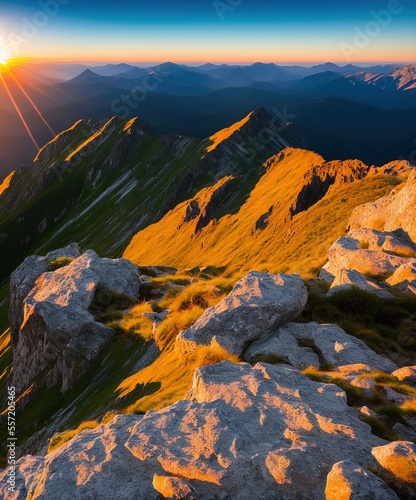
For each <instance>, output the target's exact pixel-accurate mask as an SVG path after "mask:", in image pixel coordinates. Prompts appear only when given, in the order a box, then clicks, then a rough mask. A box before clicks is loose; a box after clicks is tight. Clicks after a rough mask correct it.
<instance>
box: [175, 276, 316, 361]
mask: <svg viewBox="0 0 416 500" xmlns="http://www.w3.org/2000/svg"><path fill="white" fill-rule="evenodd" d="M307 300H308V293H307V289H306V287H305V285H304V283H303V281H302V280H301V278H300V276H298V275H287V274H266V273H257V272H251V273H249V274H248V275H247V276H245V277H244V278H242V279H241V280H240V281H238V282H237V283H236V285H235V286H234V289H233V290H232V292H231V293H230V294H229V295H228V296H227V297H226V298H225V299H224V300H222V301H221V302H220V303H219V304H218V305H216V306H215V307H211V308H209V309H207V310H206V311H205V312H204V314H203V315H202V316H201V317H200V318H199V319H198V321H197V322H196V323H195V324H194V325H193V326H192V327H191V328H189V329H188V330H185V331H183V332H181V333H180V334H179V335H178V337H177V339H176V345H175V348H176V351H177V352H178V354H186V353H188V352H191V351H193V350H195V349H197V348H198V346H200V345H220V346H222V347H224V348H226V349H227V350H228V351H230V352H231V353H233V354H238V355H239V354H241V353H242V352H243V350H244V348H245V346H246V345H247V344H248V343H249V342H251V341H253V340H254V339H256V338H258V337H260V336H261V335H262V334H263V333H264V332H266V331H267V330H269V329H270V328H273V327H279V326H281V325H284V324H286V323H287V322H288V321H292V320H293V319H295V318H296V317H297V316H299V314H301V312H302V311H303V309H304V307H305V305H306V303H307Z"/></svg>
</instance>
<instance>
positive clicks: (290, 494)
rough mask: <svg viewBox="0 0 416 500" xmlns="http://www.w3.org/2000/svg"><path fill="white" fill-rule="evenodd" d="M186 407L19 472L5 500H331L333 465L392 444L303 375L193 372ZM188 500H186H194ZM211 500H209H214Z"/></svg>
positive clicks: (231, 369)
mask: <svg viewBox="0 0 416 500" xmlns="http://www.w3.org/2000/svg"><path fill="white" fill-rule="evenodd" d="M188 398H189V399H188V400H184V401H179V402H177V403H175V404H174V405H172V406H170V407H168V408H165V409H163V410H160V411H151V412H148V413H147V414H146V415H145V416H139V415H120V416H117V417H116V418H115V419H114V420H113V421H112V422H110V423H109V424H106V425H102V426H100V427H97V428H95V429H93V430H87V431H84V432H82V433H81V434H79V435H78V436H76V437H75V438H74V439H72V440H71V441H69V442H68V443H66V444H64V445H63V446H62V447H60V448H58V449H57V450H55V451H54V452H52V453H51V454H49V455H47V456H46V457H36V458H34V457H30V456H28V457H24V458H22V459H20V460H19V461H18V463H17V465H16V477H17V484H16V493H15V494H11V493H10V492H8V491H7V488H6V483H5V481H4V479H5V477H6V476H5V475H6V471H4V472H2V474H1V475H0V496H1V498H4V500H12V499H13V500H23V499H26V498H28V497H30V498H31V499H32V500H36V499H42V500H52V499H54V500H55V499H57V498H59V499H62V500H81V499H82V500H85V499H86V498H90V499H94V498H100V499H103V500H106V499H109V500H110V499H111V500H130V499H132V498H146V499H149V500H152V499H155V500H156V499H157V498H160V497H159V496H158V495H159V492H160V493H161V494H162V495H163V496H165V498H195V499H200V498H202V499H204V498H207V499H208V498H212V499H226V498H227V499H228V498H238V499H241V500H252V499H253V498H261V499H264V500H272V499H274V500H275V499H281V500H283V499H285V500H287V499H291V498H304V497H305V492H307V497H308V498H309V499H311V500H322V499H323V498H325V488H326V484H327V476H328V474H329V473H330V472H331V469H332V468H333V466H334V464H336V463H338V462H341V461H346V460H353V461H354V463H355V464H357V466H359V467H364V466H367V465H372V464H374V463H375V462H374V460H373V459H372V456H371V450H372V449H373V448H374V447H378V446H383V445H384V444H385V443H386V442H385V441H383V440H382V439H380V438H378V437H376V436H374V435H373V434H372V433H371V429H370V427H369V426H368V425H367V424H365V423H363V422H361V421H360V420H359V419H358V416H357V413H356V411H355V410H354V409H352V408H350V407H348V405H347V402H346V396H345V393H344V392H343V391H342V390H340V389H339V388H338V387H337V386H335V385H332V384H320V383H317V382H312V381H311V380H309V379H308V378H307V377H305V376H304V375H302V373H301V372H300V371H298V370H295V369H293V368H291V367H288V366H284V365H279V366H272V365H267V364H263V363H259V364H257V365H255V366H254V367H252V366H250V365H249V364H246V363H243V364H239V365H235V364H233V363H231V362H223V363H220V364H216V365H210V366H206V367H202V368H200V369H198V370H197V371H196V372H195V375H194V380H193V387H192V390H191V391H190V394H189V395H188ZM187 495H189V496H187ZM209 495H211V496H209Z"/></svg>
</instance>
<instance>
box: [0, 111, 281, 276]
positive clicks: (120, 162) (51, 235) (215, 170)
mask: <svg viewBox="0 0 416 500" xmlns="http://www.w3.org/2000/svg"><path fill="white" fill-rule="evenodd" d="M262 133H265V135H266V138H265V139H264V140H263V142H259V139H258V137H259V134H262ZM253 144H254V148H255V149H253ZM287 145H288V139H287V138H286V136H285V132H284V130H283V127H280V124H279V122H278V121H277V120H275V119H273V118H272V117H271V116H270V115H269V114H268V113H267V112H266V111H264V110H263V109H259V110H256V111H254V112H252V113H250V114H249V115H248V116H247V117H246V118H245V119H244V120H243V122H241V123H240V124H237V125H236V126H235V127H234V128H233V129H231V130H228V132H226V133H225V135H224V134H223V133H222V132H219V134H218V135H217V136H216V137H215V138H214V139H210V138H208V139H205V140H199V139H194V138H191V137H184V136H176V135H169V136H164V137H157V136H155V135H153V134H152V133H150V132H149V127H148V126H147V125H146V124H145V123H143V122H141V121H140V120H139V119H132V120H120V119H118V118H112V119H111V120H109V121H106V122H102V123H94V122H91V121H84V120H80V121H78V122H76V123H75V124H74V125H73V126H72V127H71V128H70V129H68V130H66V131H64V132H62V133H61V134H59V135H58V136H57V137H55V138H54V139H53V140H52V141H51V142H50V143H48V144H47V145H46V146H44V147H43V148H42V149H41V151H40V152H39V154H38V155H37V157H36V159H35V160H34V162H33V163H32V165H30V166H29V167H24V168H21V169H19V170H17V171H16V172H15V174H14V175H13V178H12V180H11V182H10V184H8V181H7V188H6V187H5V185H3V187H2V188H1V190H2V194H1V195H0V211H1V213H2V219H1V221H0V233H1V234H5V235H8V236H7V238H5V239H4V241H2V245H1V247H0V252H1V259H2V268H1V273H0V279H4V278H5V277H6V276H7V275H8V273H10V271H11V270H13V268H15V267H16V266H17V265H18V264H19V263H20V262H21V261H22V260H23V258H24V257H25V256H27V255H29V254H30V252H35V251H40V250H42V251H43V250H46V251H48V250H49V249H53V248H56V247H59V246H65V245H67V244H69V243H71V242H73V241H77V242H78V243H79V244H80V245H82V246H85V247H92V248H94V249H95V250H97V251H99V252H100V253H101V254H102V255H118V254H121V252H122V251H123V250H124V248H125V247H126V245H127V244H128V242H129V240H130V239H131V237H132V236H133V235H134V234H135V233H136V232H137V231H138V230H140V229H141V228H144V227H147V226H148V225H149V224H151V223H154V222H156V221H158V220H159V219H160V218H162V217H163V216H164V215H165V214H166V213H167V212H168V211H169V210H170V209H172V208H174V207H175V206H176V205H177V204H178V203H180V202H182V201H183V200H185V199H187V198H189V197H192V196H194V195H195V194H196V193H197V192H198V191H199V190H201V189H202V188H204V187H206V186H209V185H211V184H212V183H213V182H214V183H215V182H216V181H217V180H219V179H221V178H223V177H224V176H225V175H231V176H233V178H234V181H233V183H232V188H231V185H230V187H229V189H228V190H227V196H225V197H223V199H222V200H221V203H220V206H216V207H215V210H225V211H233V210H237V209H238V208H239V206H240V205H241V203H243V202H244V200H245V199H246V197H247V196H248V195H249V193H250V190H251V189H252V187H253V186H254V185H255V183H256V182H257V180H258V179H259V177H260V175H261V173H262V169H261V165H262V163H263V162H264V161H265V160H266V159H267V158H269V157H270V156H272V155H273V154H275V153H276V152H278V151H280V150H281V149H283V148H284V147H286V146H287ZM5 182H6V181H5ZM216 213H217V212H216ZM109 228H110V229H111V230H109Z"/></svg>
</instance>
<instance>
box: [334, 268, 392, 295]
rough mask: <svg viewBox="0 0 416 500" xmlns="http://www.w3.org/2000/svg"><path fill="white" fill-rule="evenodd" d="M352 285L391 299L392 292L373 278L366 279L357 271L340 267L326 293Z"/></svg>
mask: <svg viewBox="0 0 416 500" xmlns="http://www.w3.org/2000/svg"><path fill="white" fill-rule="evenodd" d="M353 286H358V288H360V289H361V290H365V291H366V292H371V293H374V294H375V295H377V297H380V298H381V299H392V298H393V297H394V295H393V294H391V293H390V292H388V291H387V290H385V289H384V288H382V287H381V286H380V285H379V284H378V283H377V282H376V281H375V280H371V279H367V278H366V277H365V276H364V275H363V274H361V273H359V272H358V271H354V270H349V269H341V270H340V271H339V272H338V274H337V276H336V277H335V280H334V281H333V283H332V286H331V289H330V290H329V292H328V293H327V296H328V297H330V296H331V295H333V294H334V293H336V292H338V291H340V290H346V289H349V288H351V287H353Z"/></svg>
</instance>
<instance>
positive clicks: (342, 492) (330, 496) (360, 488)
mask: <svg viewBox="0 0 416 500" xmlns="http://www.w3.org/2000/svg"><path fill="white" fill-rule="evenodd" d="M325 496H326V500H398V499H399V497H398V496H397V495H396V493H394V492H393V491H392V490H391V489H390V488H389V487H388V486H387V484H386V483H385V482H384V481H383V480H382V479H380V478H379V477H377V476H376V475H375V474H373V473H372V472H370V471H368V470H365V469H363V468H362V467H360V466H359V465H358V464H356V463H354V462H353V461H350V460H346V461H343V462H338V463H336V464H334V466H333V467H332V469H331V472H330V473H329V474H328V478H327V483H326V488H325Z"/></svg>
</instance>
